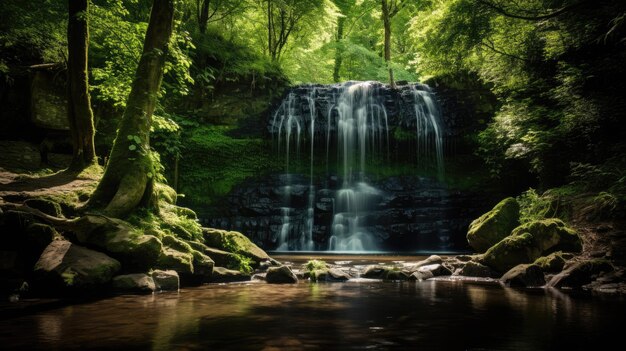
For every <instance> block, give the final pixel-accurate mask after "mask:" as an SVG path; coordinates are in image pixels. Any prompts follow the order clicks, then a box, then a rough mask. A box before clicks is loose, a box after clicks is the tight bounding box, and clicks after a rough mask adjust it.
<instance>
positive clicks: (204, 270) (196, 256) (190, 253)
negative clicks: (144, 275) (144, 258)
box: [159, 235, 214, 282]
mask: <svg viewBox="0 0 626 351" xmlns="http://www.w3.org/2000/svg"><path fill="white" fill-rule="evenodd" d="M162 241H163V245H164V247H165V248H168V249H169V250H165V254H166V256H168V257H167V258H163V257H162V258H161V260H160V261H159V268H171V269H174V270H176V271H177V272H178V273H180V274H182V275H188V274H192V275H195V276H197V277H200V282H202V277H203V278H205V280H208V279H209V278H210V277H211V273H212V272H213V265H214V262H213V260H212V259H211V258H210V257H209V256H207V255H205V254H203V253H202V252H200V251H198V250H195V249H194V248H193V247H192V244H190V242H188V241H185V240H182V239H179V238H177V237H175V236H172V235H165V236H163V239H162ZM201 245H202V244H199V243H195V244H193V246H196V247H199V248H200V247H201ZM174 251H176V252H174ZM177 252H178V253H177ZM189 257H191V267H189V266H188V263H189V260H188V258H189ZM168 260H169V261H170V262H171V263H172V266H171V267H168V266H167V264H166V263H165V262H167V261H168Z"/></svg>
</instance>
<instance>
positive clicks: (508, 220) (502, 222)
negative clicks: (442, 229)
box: [467, 197, 519, 252]
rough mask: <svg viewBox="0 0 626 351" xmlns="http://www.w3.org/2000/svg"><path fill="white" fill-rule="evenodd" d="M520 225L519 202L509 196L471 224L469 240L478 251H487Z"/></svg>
mask: <svg viewBox="0 0 626 351" xmlns="http://www.w3.org/2000/svg"><path fill="white" fill-rule="evenodd" d="M518 225H519V204H518V203H517V200H515V199H514V198H512V197H509V198H506V199H504V200H502V201H500V202H499V203H498V204H497V205H496V206H495V207H494V208H493V209H492V210H491V211H489V212H487V213H485V214H483V215H482V216H480V217H479V218H477V219H475V220H474V221H473V222H472V223H471V224H470V225H469V229H468V231H467V242H468V243H469V245H470V246H471V247H472V248H473V249H474V250H476V251H477V252H485V251H487V250H488V249H489V248H490V247H492V246H493V245H495V244H496V243H498V242H499V241H500V240H502V239H504V238H505V237H507V236H508V235H509V234H510V233H511V231H512V230H513V229H514V228H515V227H517V226H518Z"/></svg>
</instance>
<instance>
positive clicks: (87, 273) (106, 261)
mask: <svg viewBox="0 0 626 351" xmlns="http://www.w3.org/2000/svg"><path fill="white" fill-rule="evenodd" d="M120 266H121V265H120V263H119V262H118V261H117V260H115V259H113V258H111V257H109V256H107V255H105V254H103V253H101V252H97V251H93V250H90V249H87V248H84V247H81V246H78V245H75V244H72V243H71V242H69V241H65V240H55V241H53V242H52V243H50V245H48V246H47V247H46V249H45V250H44V251H43V253H42V254H41V257H40V258H39V260H38V261H37V263H36V264H35V274H36V276H38V277H39V278H40V279H41V281H42V282H43V283H49V284H52V285H53V287H60V288H78V289H91V288H96V287H99V286H102V285H104V284H106V283H108V282H110V281H111V278H112V277H113V275H114V274H115V273H116V272H117V271H118V270H119V269H120Z"/></svg>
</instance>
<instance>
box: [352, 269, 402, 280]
mask: <svg viewBox="0 0 626 351" xmlns="http://www.w3.org/2000/svg"><path fill="white" fill-rule="evenodd" d="M361 277H363V278H368V279H383V280H409V277H410V273H409V272H405V271H402V270H400V269H399V268H398V267H388V266H379V265H372V266H368V267H366V268H365V271H364V272H363V274H361Z"/></svg>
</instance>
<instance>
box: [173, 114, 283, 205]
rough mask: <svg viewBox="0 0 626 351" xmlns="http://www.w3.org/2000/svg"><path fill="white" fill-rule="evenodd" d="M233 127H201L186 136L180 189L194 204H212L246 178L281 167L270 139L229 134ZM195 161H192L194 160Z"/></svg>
mask: <svg viewBox="0 0 626 351" xmlns="http://www.w3.org/2000/svg"><path fill="white" fill-rule="evenodd" d="M232 130H233V127H229V126H202V127H198V128H195V129H193V130H191V131H189V134H188V135H187V136H186V137H185V138H184V148H185V151H184V152H183V155H182V159H181V161H182V162H181V173H184V174H185V178H184V179H182V180H181V183H180V187H179V188H180V190H181V192H182V193H184V194H185V195H186V197H185V201H188V202H189V203H191V204H204V205H206V204H209V203H211V202H213V201H216V200H217V199H219V197H221V196H224V195H226V194H227V193H228V192H229V191H230V190H231V189H232V188H233V186H235V185H236V184H239V183H241V182H242V181H244V180H245V179H246V178H248V177H251V176H256V175H260V174H264V173H266V172H270V171H272V170H278V169H280V167H281V166H282V165H280V164H279V161H278V160H276V159H275V157H273V156H272V155H270V152H271V146H270V145H269V142H267V141H265V140H262V139H256V138H236V137H231V136H229V134H228V133H229V132H230V131H232ZM191 160H193V161H191Z"/></svg>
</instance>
